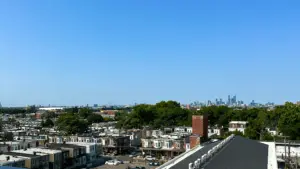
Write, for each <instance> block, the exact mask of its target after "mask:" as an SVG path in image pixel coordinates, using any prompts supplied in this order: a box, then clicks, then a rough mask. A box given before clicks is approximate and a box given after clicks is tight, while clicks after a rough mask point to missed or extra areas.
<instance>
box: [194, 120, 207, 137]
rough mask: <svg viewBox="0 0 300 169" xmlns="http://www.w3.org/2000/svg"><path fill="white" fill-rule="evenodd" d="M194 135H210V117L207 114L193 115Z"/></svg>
mask: <svg viewBox="0 0 300 169" xmlns="http://www.w3.org/2000/svg"><path fill="white" fill-rule="evenodd" d="M192 128H193V135H200V136H201V137H203V138H205V139H206V138H207V137H208V117H207V115H193V117H192Z"/></svg>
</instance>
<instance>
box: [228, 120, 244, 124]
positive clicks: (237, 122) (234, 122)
mask: <svg viewBox="0 0 300 169" xmlns="http://www.w3.org/2000/svg"><path fill="white" fill-rule="evenodd" d="M247 123H248V122H247V121H231V122H229V124H247Z"/></svg>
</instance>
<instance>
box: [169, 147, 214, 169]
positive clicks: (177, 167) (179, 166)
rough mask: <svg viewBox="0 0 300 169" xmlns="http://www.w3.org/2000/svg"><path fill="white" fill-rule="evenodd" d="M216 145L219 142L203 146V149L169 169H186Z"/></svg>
mask: <svg viewBox="0 0 300 169" xmlns="http://www.w3.org/2000/svg"><path fill="white" fill-rule="evenodd" d="M218 143H219V142H215V143H210V144H206V145H203V146H204V147H203V148H201V149H199V150H198V151H196V152H195V153H193V154H191V155H190V156H188V157H187V158H185V159H182V160H181V161H179V162H178V163H177V164H175V165H173V166H172V167H170V169H183V168H188V166H189V163H193V162H194V161H196V160H197V159H198V158H199V157H201V156H202V155H204V154H205V153H207V152H208V150H210V149H211V148H213V147H214V146H216V145H217V144H218Z"/></svg>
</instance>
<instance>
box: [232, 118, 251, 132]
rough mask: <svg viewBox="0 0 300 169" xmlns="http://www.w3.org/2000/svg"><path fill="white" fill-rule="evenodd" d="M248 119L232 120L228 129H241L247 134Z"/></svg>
mask: <svg viewBox="0 0 300 169" xmlns="http://www.w3.org/2000/svg"><path fill="white" fill-rule="evenodd" d="M247 124H248V122H247V121H231V122H229V128H228V130H229V131H230V132H234V131H239V132H242V133H243V134H245V129H246V128H247Z"/></svg>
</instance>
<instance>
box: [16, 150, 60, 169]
mask: <svg viewBox="0 0 300 169" xmlns="http://www.w3.org/2000/svg"><path fill="white" fill-rule="evenodd" d="M13 152H15V153H23V154H29V155H31V154H34V155H37V156H49V164H48V166H49V169H63V166H62V164H63V161H62V160H63V159H62V151H61V150H52V149H47V148H30V149H26V150H18V151H13Z"/></svg>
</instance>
